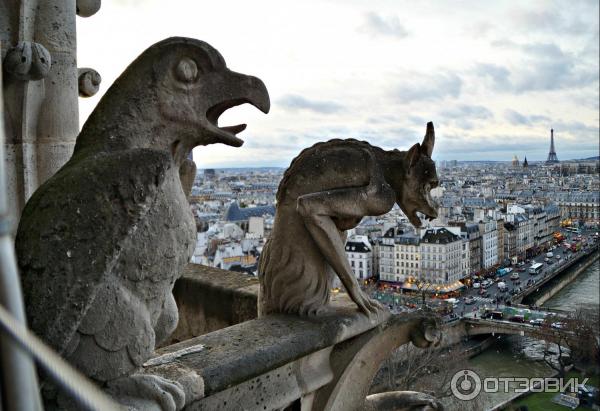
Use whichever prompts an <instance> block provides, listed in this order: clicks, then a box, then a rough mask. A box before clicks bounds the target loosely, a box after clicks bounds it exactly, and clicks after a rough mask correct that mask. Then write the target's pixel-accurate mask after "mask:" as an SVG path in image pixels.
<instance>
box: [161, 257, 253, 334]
mask: <svg viewBox="0 0 600 411" xmlns="http://www.w3.org/2000/svg"><path fill="white" fill-rule="evenodd" d="M258 288H259V285H258V279H256V278H254V277H250V276H248V275H246V274H242V273H236V272H232V271H226V270H221V269H219V268H213V267H207V266H204V265H199V264H188V265H187V267H186V268H185V271H184V273H183V275H182V277H181V278H180V279H178V280H177V281H176V282H175V287H174V288H173V294H174V296H175V301H176V302H177V306H178V308H179V323H178V325H177V329H176V330H175V332H174V333H173V335H172V337H171V343H174V342H179V341H185V340H188V339H190V338H193V337H197V336H199V335H203V334H206V333H209V332H212V331H215V330H219V329H221V328H225V327H229V326H231V325H234V324H238V323H241V322H244V321H248V320H251V319H253V318H256V317H257V299H258Z"/></svg>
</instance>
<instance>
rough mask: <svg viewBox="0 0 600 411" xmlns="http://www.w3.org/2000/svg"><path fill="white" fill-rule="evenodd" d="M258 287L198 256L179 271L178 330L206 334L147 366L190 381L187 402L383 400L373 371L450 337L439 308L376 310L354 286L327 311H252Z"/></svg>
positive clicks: (262, 404) (218, 405)
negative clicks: (369, 309) (371, 311)
mask: <svg viewBox="0 0 600 411" xmlns="http://www.w3.org/2000/svg"><path fill="white" fill-rule="evenodd" d="M256 292H257V283H256V280H255V279H252V278H248V277H247V276H245V275H242V274H237V273H232V272H228V271H224V270H216V269H212V268H208V267H202V266H195V265H190V266H189V267H188V269H187V270H186V274H185V275H184V276H183V277H182V278H181V279H180V280H179V281H178V283H177V285H176V287H175V295H176V298H177V302H178V304H180V317H181V318H180V326H179V327H178V330H177V332H176V338H180V337H185V336H186V335H192V334H195V333H197V335H199V336H196V337H193V338H189V339H185V340H183V341H181V342H178V343H175V344H172V345H169V346H167V347H163V348H162V349H160V350H158V351H157V353H156V357H154V358H153V359H151V360H150V361H148V362H147V363H146V371H147V372H149V373H152V374H158V375H164V376H165V377H168V378H169V379H171V380H175V381H177V382H179V383H180V384H182V385H183V387H184V388H185V391H186V398H191V399H192V400H188V403H187V405H186V408H185V409H186V410H225V409H246V410H253V409H255V410H274V409H285V408H286V407H289V406H292V407H294V408H293V409H302V410H362V409H365V407H369V401H371V402H373V401H374V400H375V399H374V398H372V396H369V397H368V396H367V395H368V390H369V387H370V385H371V381H372V379H373V377H374V376H375V374H376V372H377V371H378V370H379V367H380V365H381V362H382V361H383V360H384V359H386V358H387V357H388V356H389V355H390V353H391V351H392V350H394V349H395V348H397V347H399V346H401V345H403V344H407V343H409V342H411V341H412V342H413V343H415V344H416V345H418V346H422V347H425V346H428V345H430V344H432V343H434V344H437V343H439V340H440V333H439V328H438V327H439V324H438V323H436V322H435V320H434V319H433V318H432V317H431V316H430V315H429V314H426V313H413V314H409V315H406V314H402V315H389V314H386V315H382V316H381V317H380V318H377V319H369V318H367V317H366V316H365V315H363V314H360V313H358V311H357V310H356V306H355V305H354V303H352V302H351V301H350V300H349V299H348V298H347V296H346V295H344V294H340V295H337V296H336V297H335V298H334V299H333V301H332V305H333V307H334V308H335V309H334V310H333V311H332V312H331V313H329V314H327V315H325V316H321V317H298V316H291V315H289V316H288V315H271V316H266V317H262V318H254V319H249V318H252V317H255V316H256ZM253 310H254V311H253ZM202 321H204V322H202ZM236 322H238V324H235V323H236ZM230 324H235V325H231V326H228V325H230ZM221 325H223V326H227V327H226V328H222V329H216V328H218V327H219V326H221ZM215 329H216V330H215ZM201 334H203V335H201ZM396 394H398V395H399V396H398V398H399V400H398V401H403V400H404V398H405V397H403V396H402V395H400V393H396ZM403 395H405V394H404V393H403ZM398 401H395V404H396V405H397V404H398ZM372 405H373V404H371V406H372ZM296 407H298V408H296Z"/></svg>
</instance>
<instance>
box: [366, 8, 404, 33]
mask: <svg viewBox="0 0 600 411" xmlns="http://www.w3.org/2000/svg"><path fill="white" fill-rule="evenodd" d="M359 31H361V32H363V33H367V34H370V35H371V36H387V37H395V38H399V39H402V38H404V37H406V36H408V31H407V30H406V29H405V28H404V26H403V25H402V23H400V20H399V19H398V16H395V15H389V16H387V17H384V16H381V15H379V14H377V13H375V12H372V11H370V12H368V13H365V14H364V23H363V24H362V26H360V27H359Z"/></svg>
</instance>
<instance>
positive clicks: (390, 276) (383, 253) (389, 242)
mask: <svg viewBox="0 0 600 411" xmlns="http://www.w3.org/2000/svg"><path fill="white" fill-rule="evenodd" d="M395 234H396V228H394V227H392V228H389V229H388V230H387V231H386V232H385V234H384V235H383V237H381V242H380V244H379V246H378V249H379V279H380V280H382V281H400V280H399V279H398V280H396V276H395V274H396V269H395V266H394V238H395V237H396V235H395Z"/></svg>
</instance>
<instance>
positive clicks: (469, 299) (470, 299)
mask: <svg viewBox="0 0 600 411" xmlns="http://www.w3.org/2000/svg"><path fill="white" fill-rule="evenodd" d="M465 304H467V305H471V304H475V299H474V298H473V297H470V296H469V297H466V298H465Z"/></svg>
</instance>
